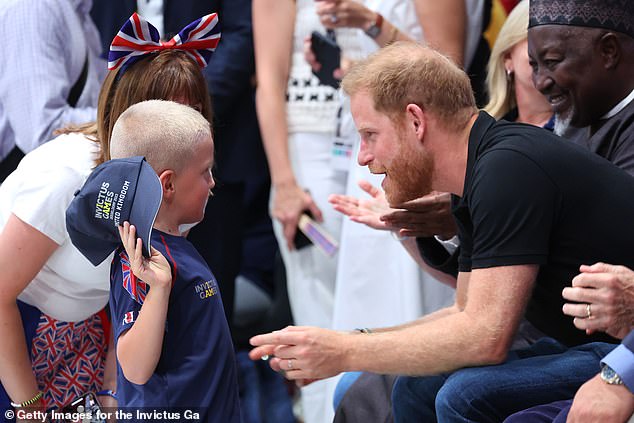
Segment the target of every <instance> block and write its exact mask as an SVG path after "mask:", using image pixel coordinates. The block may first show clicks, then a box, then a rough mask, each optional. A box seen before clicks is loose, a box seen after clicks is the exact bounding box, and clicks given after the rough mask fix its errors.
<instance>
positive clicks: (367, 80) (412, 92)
mask: <svg viewBox="0 0 634 423" xmlns="http://www.w3.org/2000/svg"><path fill="white" fill-rule="evenodd" d="M342 87H343V89H344V91H345V92H346V93H347V94H348V95H350V96H353V95H354V94H356V93H358V92H361V91H365V92H367V93H368V94H369V95H370V96H371V98H372V99H373V101H374V108H375V109H376V110H377V111H378V112H381V113H385V114H386V115H388V116H390V117H391V118H393V119H396V120H400V119H401V117H402V116H403V112H404V111H405V108H406V107H407V105H408V104H416V105H418V106H419V107H420V108H422V109H423V110H425V111H427V112H431V113H432V114H433V115H434V116H435V117H436V118H437V119H438V121H439V122H440V123H441V124H442V125H443V126H444V127H445V128H446V129H448V130H452V131H457V130H460V129H461V128H462V127H464V125H466V124H467V122H468V121H469V118H470V117H471V116H472V115H473V113H474V112H476V110H477V108H476V103H475V98H474V96H473V90H472V88H471V83H470V81H469V77H468V76H467V75H466V74H465V73H464V71H462V70H461V69H460V68H459V67H458V66H457V65H455V64H454V63H453V62H452V61H451V60H450V59H449V58H447V57H445V56H443V55H442V54H440V53H438V52H437V51H435V50H432V49H431V48H429V47H426V46H423V45H421V44H417V43H414V42H406V41H401V42H397V43H394V44H391V45H390V46H388V47H385V48H382V49H381V50H379V51H378V52H376V53H374V54H372V55H371V56H369V57H368V58H367V59H365V60H362V61H360V62H358V63H357V64H355V65H354V66H353V67H352V68H351V69H350V71H349V72H348V73H347V75H346V76H345V77H344V79H343V81H342Z"/></svg>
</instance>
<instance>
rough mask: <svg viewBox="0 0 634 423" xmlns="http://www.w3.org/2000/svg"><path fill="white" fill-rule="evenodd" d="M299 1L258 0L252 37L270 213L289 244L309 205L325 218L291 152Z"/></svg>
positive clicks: (309, 208)
mask: <svg viewBox="0 0 634 423" xmlns="http://www.w3.org/2000/svg"><path fill="white" fill-rule="evenodd" d="M294 25H295V2H294V1H292V0H254V1H253V39H254V46H255V63H256V72H257V73H256V75H257V91H256V108H257V112H258V121H259V123H260V131H261V132H262V140H263V142H264V149H265V151H266V157H267V160H268V163H269V169H270V172H271V184H272V186H273V203H272V207H271V215H272V217H273V218H275V219H277V220H279V221H280V222H281V223H282V225H283V227H284V237H285V238H286V241H287V243H288V245H289V247H290V248H293V247H294V244H293V238H294V236H295V232H296V229H297V222H298V221H299V216H300V215H301V213H302V212H303V211H304V210H306V209H308V210H310V212H311V213H312V214H313V217H314V218H315V219H316V220H318V221H321V220H322V217H321V211H320V210H319V208H318V207H317V206H316V204H315V203H314V201H313V199H312V198H311V196H310V194H309V193H307V192H305V191H304V190H303V189H302V188H301V187H300V186H298V185H297V180H296V179H295V174H294V173H293V169H292V167H291V161H290V157H289V152H288V124H287V121H286V89H287V84H288V76H289V72H290V66H291V51H292V47H293V30H294Z"/></svg>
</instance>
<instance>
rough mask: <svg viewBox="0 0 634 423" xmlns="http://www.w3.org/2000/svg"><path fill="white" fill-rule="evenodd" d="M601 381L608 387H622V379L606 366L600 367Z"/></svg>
mask: <svg viewBox="0 0 634 423" xmlns="http://www.w3.org/2000/svg"><path fill="white" fill-rule="evenodd" d="M601 380H603V381H604V382H605V383H607V384H608V385H623V379H621V377H620V376H619V375H618V373H616V372H615V371H614V369H612V367H610V366H608V365H607V364H603V365H602V366H601Z"/></svg>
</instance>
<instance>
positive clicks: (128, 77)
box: [0, 50, 211, 411]
mask: <svg viewBox="0 0 634 423" xmlns="http://www.w3.org/2000/svg"><path fill="white" fill-rule="evenodd" d="M149 99H165V100H175V101H179V102H182V103H186V104H191V105H193V106H195V107H197V108H198V109H199V110H200V111H201V112H202V114H203V115H204V116H205V117H206V118H207V119H208V120H209V121H210V122H211V104H210V99H209V95H208V92H207V85H206V83H205V80H204V77H203V75H202V72H201V71H200V68H199V66H198V65H197V64H196V62H195V61H194V60H193V59H192V58H190V57H189V56H188V55H187V54H186V53H185V52H184V51H179V50H164V51H161V52H160V53H158V54H150V55H147V56H144V57H143V58H141V59H140V60H138V61H136V62H135V63H134V64H131V65H130V66H128V67H127V68H124V69H122V68H119V69H117V70H113V71H111V72H109V74H108V76H107V77H106V80H105V82H104V84H103V86H102V89H101V93H100V96H99V105H98V112H97V115H98V116H97V122H96V123H94V124H87V125H84V126H82V127H79V128H74V129H73V130H72V131H65V132H66V133H64V134H62V135H59V136H58V137H57V138H56V139H54V140H52V141H50V142H49V143H46V144H45V145H43V146H41V147H39V148H38V149H36V150H34V151H32V152H31V153H29V154H27V155H26V156H25V158H24V159H23V160H22V162H21V163H20V165H19V166H18V168H17V169H16V170H15V172H13V173H12V174H11V175H10V176H9V177H8V178H7V179H6V180H5V182H4V183H3V184H2V186H0V231H1V232H0V269H2V271H1V272H0V322H2V323H1V324H0V339H2V342H1V343H0V357H2V360H0V381H1V382H2V386H0V406H2V408H3V411H4V410H7V409H9V410H10V409H11V406H10V403H12V405H13V406H14V407H19V406H21V405H22V406H26V405H28V406H29V407H35V408H39V409H43V408H47V409H49V408H56V409H58V408H62V407H64V406H67V405H68V404H69V403H70V402H72V401H73V400H74V399H76V398H77V397H78V396H81V395H84V394H85V393H87V392H91V391H92V392H95V391H100V390H102V388H106V389H113V388H114V383H115V379H116V375H114V373H113V374H111V375H106V376H105V377H104V360H105V352H106V349H107V348H106V346H107V345H108V342H107V338H108V336H109V334H110V331H109V327H108V326H109V324H108V323H107V319H105V315H104V314H100V313H99V312H100V311H101V310H103V308H104V306H105V305H106V303H107V301H108V291H109V282H110V281H109V280H110V277H109V268H110V261H109V260H108V259H107V260H105V261H104V262H103V263H101V265H99V266H98V267H93V266H92V265H91V264H90V262H89V261H88V260H87V259H85V258H84V257H83V256H82V255H81V254H80V253H79V251H78V250H76V249H75V247H74V246H73V245H72V243H71V242H70V239H69V237H68V234H67V232H66V223H65V211H66V208H67V206H68V204H69V203H70V201H71V200H72V198H73V194H74V193H75V191H76V190H77V189H79V188H80V187H81V186H82V184H83V183H84V181H85V179H86V178H87V176H88V174H89V173H90V172H91V170H92V169H93V168H94V167H95V166H96V165H98V164H100V163H102V162H103V161H105V160H108V159H109V147H108V145H109V140H110V134H111V130H112V127H113V125H114V122H115V121H116V119H117V117H118V116H119V115H120V114H121V113H123V111H124V110H125V109H127V108H128V107H129V106H130V105H132V104H134V103H137V102H140V101H144V100H149ZM113 366H114V364H113ZM104 378H105V380H104ZM27 403H28V404H27Z"/></svg>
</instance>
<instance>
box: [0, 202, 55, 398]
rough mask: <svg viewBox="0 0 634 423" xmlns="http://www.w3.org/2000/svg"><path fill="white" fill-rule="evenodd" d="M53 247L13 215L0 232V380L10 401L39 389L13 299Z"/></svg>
mask: <svg viewBox="0 0 634 423" xmlns="http://www.w3.org/2000/svg"><path fill="white" fill-rule="evenodd" d="M57 247H58V245H57V244H56V243H55V242H54V241H53V240H52V239H50V238H49V237H47V236H46V235H44V234H43V233H41V232H40V231H38V230H37V229H35V228H33V227H32V226H30V225H28V224H27V223H25V222H23V221H22V220H20V219H19V218H18V217H16V216H15V215H14V214H11V216H10V217H9V219H8V220H7V223H6V225H5V227H4V229H3V230H2V232H1V233H0V269H2V272H0V322H1V323H0V339H2V342H0V356H1V357H2V360H0V381H1V382H2V386H3V387H4V389H5V390H6V391H7V394H8V395H9V398H10V399H11V401H12V402H16V403H21V402H24V401H27V400H29V399H31V398H33V396H34V395H35V394H36V393H37V392H38V391H39V388H38V385H37V382H36V381H35V376H34V375H33V368H32V363H31V360H30V359H29V353H28V351H27V349H26V341H25V338H24V329H23V323H22V317H21V316H20V312H19V310H18V306H17V303H16V300H17V298H18V295H20V293H21V292H22V291H23V290H24V288H26V287H27V285H28V284H29V283H30V282H31V281H32V280H33V278H34V277H35V276H36V275H37V274H38V273H39V272H40V270H41V269H42V267H43V266H44V264H45V263H46V262H47V260H48V259H49V257H50V256H51V255H52V254H53V253H54V252H55V250H56V249H57ZM33 406H34V407H38V406H43V404H42V402H41V400H40V401H38V402H37V403H35V404H34V405H33Z"/></svg>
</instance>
